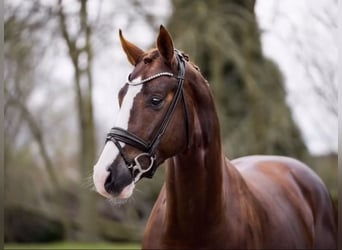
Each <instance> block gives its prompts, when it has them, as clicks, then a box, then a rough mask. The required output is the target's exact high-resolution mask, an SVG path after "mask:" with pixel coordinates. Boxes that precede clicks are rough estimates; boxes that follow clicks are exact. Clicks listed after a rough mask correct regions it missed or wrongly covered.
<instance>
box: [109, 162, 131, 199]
mask: <svg viewBox="0 0 342 250" xmlns="http://www.w3.org/2000/svg"><path fill="white" fill-rule="evenodd" d="M107 171H108V172H109V175H108V177H107V179H106V181H105V183H104V188H105V190H106V191H107V192H108V193H109V194H113V195H116V194H120V193H121V191H122V190H123V189H124V188H125V187H126V186H128V185H129V184H131V183H132V181H133V180H132V176H131V174H130V172H129V170H128V169H127V168H126V167H125V166H121V165H115V166H114V165H113V164H112V165H110V166H109V167H108V168H107Z"/></svg>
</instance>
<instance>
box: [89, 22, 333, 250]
mask: <svg viewBox="0 0 342 250" xmlns="http://www.w3.org/2000/svg"><path fill="white" fill-rule="evenodd" d="M119 34H120V40H121V45H122V48H123V50H124V51H125V53H126V55H127V58H128V60H129V62H130V63H131V64H132V65H133V66H134V69H133V71H132V73H131V74H130V75H129V76H128V81H127V83H126V84H125V85H124V86H123V87H122V89H121V90H120V92H119V97H118V101H119V106H120V109H119V113H118V117H117V119H116V123H115V126H114V127H113V128H112V129H111V130H110V132H109V133H108V135H107V139H106V144H105V146H104V149H103V151H102V153H101V155H100V158H99V160H98V162H97V163H96V165H95V166H94V174H93V179H94V184H95V187H96V190H97V191H98V192H99V193H100V194H102V195H103V196H105V197H107V198H109V199H115V200H117V201H120V202H122V201H124V200H126V199H128V198H129V197H130V196H131V195H132V193H133V190H134V187H135V184H136V182H138V181H139V180H140V179H141V178H143V177H147V178H152V176H153V174H154V172H155V170H156V169H157V167H158V166H159V165H160V164H162V163H163V162H164V161H166V165H167V166H166V177H165V183H164V185H163V187H162V190H161V191H160V194H159V197H158V199H157V201H156V203H155V205H154V207H153V209H152V212H151V215H150V217H149V220H148V222H147V225H146V228H145V233H144V239H143V244H142V247H143V248H144V249H179V248H181V249H205V248H207V249H336V247H337V246H336V245H337V243H336V239H337V228H336V227H337V226H336V218H335V216H334V209H333V204H332V201H331V199H330V196H329V193H328V191H327V189H326V187H325V186H324V184H323V182H322V181H321V179H320V178H319V177H318V176H317V175H316V174H315V173H314V172H313V171H312V170H311V169H310V168H309V167H308V166H306V165H305V164H304V163H302V162H300V161H298V160H295V159H293V158H289V157H283V156H266V155H254V156H246V157H242V158H238V159H235V160H232V161H230V160H228V159H227V158H226V157H225V156H224V154H223V153H222V146H221V141H220V133H219V131H220V127H219V121H218V116H217V112H216V108H215V105H214V101H213V97H212V94H211V91H210V87H209V85H208V82H207V81H206V80H205V79H204V78H203V76H202V75H201V73H200V71H199V70H198V68H197V67H196V66H195V65H194V64H193V63H191V62H190V61H189V58H188V57H187V56H185V55H184V54H183V53H182V52H180V51H178V50H175V49H174V46H173V41H172V38H171V36H170V34H169V33H168V31H167V30H166V29H165V28H164V27H163V26H161V27H160V31H159V35H158V38H157V48H155V49H152V50H149V51H147V52H145V51H143V50H142V49H140V48H138V47H137V46H136V45H134V44H133V43H131V42H129V41H127V40H126V39H125V38H124V37H123V35H122V32H121V31H120V33H119Z"/></svg>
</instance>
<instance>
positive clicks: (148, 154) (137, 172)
mask: <svg viewBox="0 0 342 250" xmlns="http://www.w3.org/2000/svg"><path fill="white" fill-rule="evenodd" d="M175 52H176V58H177V61H178V70H179V72H178V76H175V75H174V74H172V73H170V72H161V73H157V74H155V75H153V76H150V77H148V78H146V79H144V80H141V81H140V82H138V83H132V82H130V81H129V82H128V84H129V85H133V86H136V85H140V84H145V83H147V82H149V81H152V80H154V79H156V78H159V77H163V76H167V77H175V78H176V79H178V86H177V89H176V92H175V95H174V97H173V99H172V102H171V104H170V106H169V108H168V110H167V112H166V114H165V116H164V119H163V121H162V123H161V125H160V126H159V129H158V131H157V133H155V135H154V137H153V139H152V140H151V142H150V143H148V142H146V141H145V140H143V139H141V138H139V137H138V136H136V135H135V134H133V133H131V132H129V131H127V130H124V129H122V128H120V127H113V128H112V129H111V130H110V132H109V133H108V134H107V137H106V143H107V142H108V141H112V142H113V143H114V144H115V145H116V147H117V148H118V150H119V152H120V155H121V157H122V158H123V160H124V161H125V163H126V166H127V168H128V169H129V171H130V172H131V175H132V178H133V180H134V183H137V182H138V181H139V180H140V179H141V178H143V177H147V178H152V177H153V175H154V173H155V171H156V169H157V167H158V165H159V164H158V163H157V161H156V149H157V147H158V145H159V143H160V140H161V138H162V137H163V135H164V133H165V131H166V128H167V126H168V125H169V123H170V121H171V118H172V116H173V114H174V112H175V110H176V107H177V104H178V102H179V99H180V98H181V99H182V102H183V110H184V115H185V119H186V125H185V131H186V139H187V145H189V118H188V117H189V114H188V107H187V104H186V101H185V96H184V90H183V85H184V78H185V60H186V59H185V58H184V56H183V55H182V53H181V52H179V51H178V50H175ZM120 142H122V143H125V144H128V145H130V146H132V147H134V148H137V149H139V150H140V151H142V152H143V153H141V154H138V155H137V156H136V157H134V159H129V158H128V157H127V155H126V154H125V153H124V151H123V148H122V146H121V144H120ZM146 160H147V161H148V164H147V165H148V166H147V167H146V166H145V168H144V167H143V166H142V165H143V164H141V161H145V162H146Z"/></svg>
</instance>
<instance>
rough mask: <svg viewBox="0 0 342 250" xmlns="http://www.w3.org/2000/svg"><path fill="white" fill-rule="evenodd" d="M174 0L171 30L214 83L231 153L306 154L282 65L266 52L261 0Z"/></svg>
mask: <svg viewBox="0 0 342 250" xmlns="http://www.w3.org/2000/svg"><path fill="white" fill-rule="evenodd" d="M173 4H174V15H173V16H172V18H171V20H170V29H171V33H172V34H174V35H175V44H176V46H177V47H179V48H181V49H183V50H184V51H185V52H186V53H189V55H190V59H192V60H193V61H194V62H195V63H197V64H198V65H199V66H200V68H201V71H202V73H203V74H204V76H205V77H206V78H208V80H209V83H210V84H211V86H212V89H213V93H214V96H215V98H216V100H217V106H218V110H219V116H220V120H221V132H222V136H223V142H224V146H225V149H226V151H227V154H228V157H230V158H232V157H237V156H242V155H246V154H282V155H289V156H294V157H297V158H300V159H305V158H306V157H307V155H308V153H307V149H306V146H305V144H304V143H303V140H302V138H301V134H300V132H299V130H298V128H297V126H296V124H295V123H294V122H293V119H292V117H291V113H290V110H289V108H288V107H287V105H286V102H285V91H284V87H283V80H282V77H281V74H280V71H279V69H278V67H277V66H276V65H275V64H274V63H273V62H272V61H270V60H269V59H267V58H265V57H264V55H263V54H262V50H261V42H260V33H259V28H258V25H257V21H256V17H255V13H254V5H255V1H228V2H227V1H220V0H217V1H214V2H210V3H209V2H207V1H190V2H189V1H183V0H174V1H173ZM189 17H191V18H189ZM184 20H187V22H184Z"/></svg>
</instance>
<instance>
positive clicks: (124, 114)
mask: <svg viewBox="0 0 342 250" xmlns="http://www.w3.org/2000/svg"><path fill="white" fill-rule="evenodd" d="M141 79H142V78H141V76H139V77H137V78H135V79H133V80H131V82H132V83H135V82H140V81H141ZM142 88H143V84H139V85H128V88H127V91H126V94H125V96H124V97H123V100H122V104H121V107H120V109H119V113H118V116H117V119H116V124H115V126H116V127H120V128H122V129H128V123H129V120H130V115H131V111H132V109H133V108H134V100H135V98H136V96H137V95H138V94H139V93H140V92H141V90H142Z"/></svg>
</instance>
